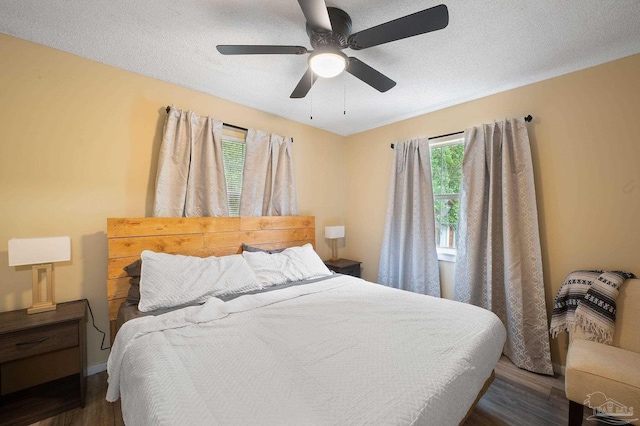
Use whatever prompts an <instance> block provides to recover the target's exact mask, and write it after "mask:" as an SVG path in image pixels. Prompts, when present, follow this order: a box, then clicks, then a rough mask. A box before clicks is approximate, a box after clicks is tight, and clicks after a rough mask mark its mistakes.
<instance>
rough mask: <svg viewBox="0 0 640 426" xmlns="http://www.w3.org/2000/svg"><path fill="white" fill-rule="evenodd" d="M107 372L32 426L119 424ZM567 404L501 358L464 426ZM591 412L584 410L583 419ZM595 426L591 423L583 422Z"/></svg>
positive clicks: (554, 385) (553, 412) (563, 409)
mask: <svg viewBox="0 0 640 426" xmlns="http://www.w3.org/2000/svg"><path fill="white" fill-rule="evenodd" d="M106 392H107V373H106V372H102V373H98V374H94V375H92V376H89V378H88V380H87V403H86V406H85V408H84V409H82V410H81V409H75V410H71V411H67V412H66V413H63V414H59V415H57V416H55V417H51V418H49V419H46V420H43V421H41V422H38V423H35V425H38V426H45V425H46V426H51V425H56V426H68V425H69V426H76V425H77V426H85V425H87V426H89V425H91V426H97V425H113V426H120V425H123V422H122V413H121V411H120V402H117V403H115V404H111V403H109V402H107V401H106V400H105V395H106ZM568 412H569V401H568V400H567V399H566V398H565V396H564V377H563V376H556V377H549V376H542V375H538V374H534V373H529V372H527V371H524V370H520V369H519V368H517V367H515V366H514V365H513V364H512V363H511V361H509V360H508V359H507V358H505V357H502V359H501V360H500V362H499V363H498V366H497V367H496V379H495V381H494V382H493V384H492V385H491V387H489V389H488V390H487V393H485V395H484V396H483V397H482V399H480V401H479V402H478V405H477V406H476V408H475V409H474V411H473V412H472V413H471V416H470V417H469V418H468V419H467V421H466V422H465V426H489V425H490V426H503V425H509V426H512V425H513V426H516V425H517V426H540V425H566V424H567V420H568ZM590 414H591V412H589V410H586V409H585V415H584V418H585V419H586V418H587V417H588V416H589V415H590ZM584 424H585V425H592V426H596V423H595V422H592V421H584Z"/></svg>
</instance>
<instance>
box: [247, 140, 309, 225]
mask: <svg viewBox="0 0 640 426" xmlns="http://www.w3.org/2000/svg"><path fill="white" fill-rule="evenodd" d="M246 144H247V150H246V154H245V155H246V156H245V160H244V171H243V173H242V195H241V196H240V216H296V215H297V214H298V197H297V193H296V185H295V177H294V174H293V159H292V151H291V138H286V137H283V136H278V135H274V134H270V133H267V132H263V131H260V130H254V129H249V130H248V132H247V140H246Z"/></svg>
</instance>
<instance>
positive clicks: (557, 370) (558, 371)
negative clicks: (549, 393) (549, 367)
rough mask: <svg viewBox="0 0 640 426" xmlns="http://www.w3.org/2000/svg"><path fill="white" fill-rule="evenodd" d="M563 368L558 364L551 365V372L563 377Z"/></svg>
mask: <svg viewBox="0 0 640 426" xmlns="http://www.w3.org/2000/svg"><path fill="white" fill-rule="evenodd" d="M565 371H566V370H565V368H564V365H559V364H553V372H554V373H556V374H562V375H563V376H564V372H565Z"/></svg>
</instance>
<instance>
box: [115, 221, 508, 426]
mask: <svg viewBox="0 0 640 426" xmlns="http://www.w3.org/2000/svg"><path fill="white" fill-rule="evenodd" d="M107 226H108V232H107V238H108V246H109V267H108V271H109V272H108V274H109V276H108V282H107V288H108V294H109V303H110V320H111V331H112V340H113V342H114V343H113V346H112V351H111V354H110V357H109V362H108V373H109V388H108V392H107V399H108V400H109V401H116V400H117V399H118V398H122V412H123V418H124V421H125V423H126V424H127V425H137V424H145V425H146V424H167V425H169V424H190V425H197V424H203V425H214V424H220V425H227V424H238V425H251V424H264V425H286V424H291V425H302V424H305V425H306V424H309V425H325V424H326V425H351V424H375V425H382V424H394V425H427V424H434V425H448V424H450V425H457V424H461V423H462V422H463V421H464V419H465V418H466V416H467V415H468V414H469V413H470V411H471V409H472V408H473V406H474V404H475V403H476V402H477V400H478V399H479V398H480V396H481V395H482V393H483V392H484V391H485V390H486V388H487V387H488V386H489V384H490V383H491V381H492V380H493V377H494V376H493V368H494V367H495V365H496V363H497V361H498V359H499V357H500V354H501V352H502V346H503V345H504V341H505V335H506V334H505V330H504V327H503V326H502V324H501V322H500V321H499V319H498V318H497V317H496V316H495V315H494V314H492V313H491V312H489V311H486V310H484V309H480V308H477V307H474V306H471V305H466V304H461V303H458V302H454V301H449V300H445V299H438V298H433V297H429V296H423V295H416V294H413V293H409V292H406V291H401V290H396V289H391V288H387V287H384V286H381V285H378V284H374V283H370V282H367V281H364V280H361V279H359V278H355V277H351V276H344V275H340V274H329V275H324V276H319V277H315V276H314V277H312V278H309V279H304V280H300V281H295V282H288V283H279V284H276V285H273V286H269V287H265V288H261V289H258V290H252V291H247V292H239V293H236V294H233V295H231V296H230V297H229V296H227V297H210V298H208V299H207V300H206V301H205V302H204V303H201V304H195V305H190V306H186V307H182V308H179V309H169V310H166V311H162V310H161V311H160V312H161V313H158V312H154V311H151V312H146V313H144V314H140V313H139V312H138V313H136V308H135V307H131V306H127V304H126V303H125V304H123V303H122V302H124V301H125V299H126V291H127V289H128V277H127V276H126V274H125V273H124V272H123V271H122V268H123V267H124V266H126V265H128V264H130V263H131V262H133V261H135V260H136V259H138V258H140V254H141V253H142V252H143V251H144V250H152V251H154V252H158V253H169V254H183V255H191V256H199V257H203V258H204V257H207V256H212V255H214V256H229V255H234V254H239V253H241V245H242V244H243V243H246V244H250V245H253V246H254V247H258V248H263V249H276V248H285V247H294V248H293V249H289V250H287V251H285V252H283V253H287V252H293V251H294V250H303V249H304V248H305V247H311V246H315V220H314V218H313V217H263V218H259V217H258V218H141V219H109V220H108V223H107ZM309 244H310V245H311V246H309ZM145 253H148V252H145ZM314 253H315V252H314ZM274 256H276V255H274ZM240 257H242V256H240ZM143 259H144V257H143ZM273 259H275V258H273ZM144 262H147V260H144ZM126 309H128V311H127V313H124V311H125V310H126ZM118 311H120V314H121V321H120V322H121V323H124V324H123V325H122V326H121V328H120V329H119V330H118V331H117V334H116V330H117V329H118V326H119V324H118V321H117V318H118ZM114 335H115V339H114Z"/></svg>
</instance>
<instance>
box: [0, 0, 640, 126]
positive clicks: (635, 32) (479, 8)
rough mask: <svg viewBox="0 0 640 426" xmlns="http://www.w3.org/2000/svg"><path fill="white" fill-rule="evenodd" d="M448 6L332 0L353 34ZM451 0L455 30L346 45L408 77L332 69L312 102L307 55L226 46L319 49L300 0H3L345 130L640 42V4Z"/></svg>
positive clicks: (186, 78)
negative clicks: (384, 82)
mask: <svg viewBox="0 0 640 426" xmlns="http://www.w3.org/2000/svg"><path fill="white" fill-rule="evenodd" d="M439 3H440V2H439V1H435V0H424V1H415V0H413V1H405V0H398V1H392V2H390V1H382V0H331V1H327V5H328V6H334V7H339V8H341V9H343V10H345V11H346V12H347V13H349V14H350V15H351V18H352V20H353V31H354V32H357V31H360V30H363V29H366V28H369V27H371V26H374V25H377V24H380V23H383V22H386V21H388V20H391V19H395V18H398V17H401V16H404V15H408V14H410V13H413V12H416V11H419V10H422V9H426V8H429V7H432V6H435V5H437V4H439ZM445 4H446V5H447V6H448V8H449V26H448V27H447V28H445V29H444V30H441V31H436V32H433V33H429V34H425V35H421V36H417V37H413V38H410V39H405V40H400V41H396V42H393V43H388V44H385V45H381V46H376V47H372V48H370V49H365V50H361V51H347V53H348V54H349V55H351V56H356V57H357V58H359V59H360V60H362V61H364V62H366V63H367V64H369V65H371V66H372V67H374V68H376V69H378V70H379V71H381V72H382V73H384V74H386V75H387V76H389V77H390V78H391V79H393V80H395V81H396V82H397V85H396V87H394V88H393V89H391V90H390V91H388V92H386V93H379V92H377V91H376V90H374V89H372V88H371V87H369V86H367V85H366V84H364V83H363V82H361V81H360V80H358V79H356V78H355V77H353V76H351V75H348V74H343V75H340V76H338V77H336V78H333V79H319V80H318V82H316V84H315V85H314V87H313V89H312V90H311V92H310V94H309V95H308V96H307V97H306V98H304V99H290V98H289V95H290V93H291V91H292V90H293V88H294V87H295V86H296V84H297V82H298V80H299V79H300V77H301V76H302V74H303V73H304V71H305V69H306V55H302V56H295V55H279V56H275V55H269V56H263V55H260V56H223V55H221V54H219V53H218V52H217V51H216V49H215V46H216V45H217V44H285V45H302V46H305V47H308V48H310V47H311V46H310V45H309V39H308V37H307V34H306V32H305V26H304V24H305V20H304V16H303V14H302V11H301V9H300V7H299V6H298V3H297V1H296V0H277V1H269V0H262V1H257V0H254V1H248V0H247V1H239V0H236V1H228V0H227V1H223V0H182V1H175V0H153V1H151V0H139V1H132V0H111V1H104V0H102V1H98V0H48V1H41V0H2V2H0V32H2V33H5V34H9V35H12V36H16V37H19V38H22V39H26V40H30V41H34V42H36V43H40V44H43V45H46V46H50V47H53V48H56V49H60V50H63V51H66V52H70V53H73V54H76V55H79V56H82V57H85V58H89V59H93V60H96V61H99V62H102V63H105V64H108V65H112V66H115V67H118V68H122V69H125V70H129V71H133V72H136V73H139V74H142V75H146V76H149V77H154V78H157V79H160V80H164V81H167V82H169V83H173V84H177V85H180V86H183V87H187V88H190V89H195V90H198V91H201V92H205V93H209V94H211V95H214V96H217V97H220V98H223V99H228V100H231V101H234V102H237V103H240V104H243V105H247V106H250V107H253V108H257V109H259V110H262V111H266V112H269V113H272V114H275V115H278V116H282V117H286V118H288V119H291V120H294V121H297V122H301V123H305V124H309V125H311V126H314V127H318V128H321V129H326V130H328V131H331V132H334V133H337V134H341V135H349V134H353V133H357V132H361V131H364V130H367V129H371V128H374V127H378V126H381V125H385V124H389V123H392V122H395V121H398V120H401V119H405V118H409V117H413V116H416V115H420V114H423V113H426V112H430V111H434V110H437V109H441V108H444V107H447V106H450V105H455V104H458V103H461V102H464V101H468V100H472V99H477V98H479V97H482V96H486V95H489V94H492V93H497V92H500V91H504V90H507V89H510V88H514V87H518V86H522V85H525V84H529V83H533V82H536V81H540V80H544V79H547V78H550V77H554V76H557V75H561V74H565V73H568V72H572V71H575V70H579V69H582V68H586V67H590V66H593V65H597V64H600V63H604V62H608V61H611V60H614V59H618V58H621V57H624V56H629V55H632V54H635V53H639V52H640V0H608V1H607V0H581V1H560V0H538V1H525V0H485V1H469V0H449V1H446V3H445ZM345 92H346V98H345ZM166 103H167V104H170V103H172V99H167V100H166ZM345 104H346V115H343V107H344V105H345ZM178 107H180V108H185V109H189V105H178ZM312 109H313V120H311V119H310V113H311V110H312ZM240 124H242V123H240Z"/></svg>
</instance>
